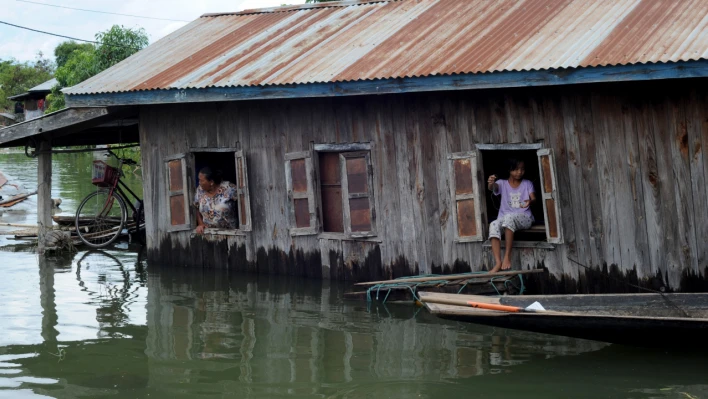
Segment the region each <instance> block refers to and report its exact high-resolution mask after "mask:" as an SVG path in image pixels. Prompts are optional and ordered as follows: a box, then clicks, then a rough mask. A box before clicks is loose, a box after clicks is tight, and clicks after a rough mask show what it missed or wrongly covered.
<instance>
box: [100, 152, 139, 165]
mask: <svg viewBox="0 0 708 399" xmlns="http://www.w3.org/2000/svg"><path fill="white" fill-rule="evenodd" d="M106 155H112V156H114V157H115V158H116V159H117V160H118V161H120V162H122V163H123V165H137V164H138V163H137V162H135V161H133V160H132V159H130V158H120V157H118V155H116V153H115V152H113V151H111V150H108V152H107V153H106Z"/></svg>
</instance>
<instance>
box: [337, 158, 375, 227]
mask: <svg viewBox="0 0 708 399" xmlns="http://www.w3.org/2000/svg"><path fill="white" fill-rule="evenodd" d="M339 157H340V162H341V169H340V170H341V171H342V201H343V204H342V208H343V210H344V232H345V233H346V234H348V235H350V236H352V237H371V236H375V235H376V210H375V209H374V195H373V192H374V189H373V172H372V169H371V155H370V153H369V152H368V151H359V152H343V153H341V154H339Z"/></svg>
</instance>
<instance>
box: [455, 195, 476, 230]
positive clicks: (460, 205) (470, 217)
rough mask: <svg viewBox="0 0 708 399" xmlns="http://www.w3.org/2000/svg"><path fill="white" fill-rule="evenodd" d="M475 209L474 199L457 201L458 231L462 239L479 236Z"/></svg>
mask: <svg viewBox="0 0 708 399" xmlns="http://www.w3.org/2000/svg"><path fill="white" fill-rule="evenodd" d="M474 207H475V204H474V200H473V199H468V200H462V201H457V229H458V234H459V236H460V237H470V236H475V235H477V222H476V220H475V217H474V214H475V210H474Z"/></svg>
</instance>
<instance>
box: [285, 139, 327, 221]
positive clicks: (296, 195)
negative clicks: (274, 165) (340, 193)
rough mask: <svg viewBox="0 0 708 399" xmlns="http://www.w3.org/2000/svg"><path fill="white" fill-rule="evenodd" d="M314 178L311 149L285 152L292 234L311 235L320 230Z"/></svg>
mask: <svg viewBox="0 0 708 399" xmlns="http://www.w3.org/2000/svg"><path fill="white" fill-rule="evenodd" d="M314 180H315V179H314V168H313V167H312V153H311V152H310V151H303V152H294V153H288V154H285V182H286V185H287V189H288V199H289V202H290V226H291V228H290V234H291V235H311V234H317V232H318V229H319V227H318V221H317V211H316V204H315V190H314Z"/></svg>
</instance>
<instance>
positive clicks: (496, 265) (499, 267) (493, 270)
mask: <svg viewBox="0 0 708 399" xmlns="http://www.w3.org/2000/svg"><path fill="white" fill-rule="evenodd" d="M501 268H502V263H501V262H497V263H496V264H495V265H494V267H493V268H492V270H490V271H489V273H496V272H498V271H499V270H501Z"/></svg>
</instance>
